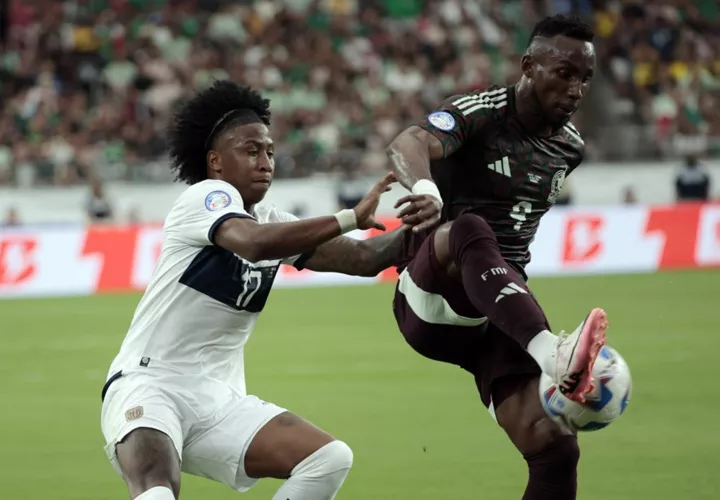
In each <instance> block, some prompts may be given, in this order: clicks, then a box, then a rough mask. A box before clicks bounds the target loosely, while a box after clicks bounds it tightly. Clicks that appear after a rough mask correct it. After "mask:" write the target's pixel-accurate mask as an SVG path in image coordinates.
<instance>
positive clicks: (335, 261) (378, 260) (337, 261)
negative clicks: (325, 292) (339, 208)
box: [305, 227, 405, 276]
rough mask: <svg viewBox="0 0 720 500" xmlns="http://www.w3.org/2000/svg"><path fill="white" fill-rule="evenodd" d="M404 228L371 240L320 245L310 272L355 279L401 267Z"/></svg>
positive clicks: (337, 240)
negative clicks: (398, 263) (396, 266)
mask: <svg viewBox="0 0 720 500" xmlns="http://www.w3.org/2000/svg"><path fill="white" fill-rule="evenodd" d="M404 231H405V228H404V227H401V228H400V229H396V230H395V231H391V232H388V233H385V234H382V235H380V236H376V237H374V238H370V239H367V240H356V239H354V238H350V237H348V236H339V237H337V238H335V239H333V240H330V241H328V242H327V243H324V244H322V245H320V246H319V247H318V248H317V250H315V253H314V254H313V255H312V257H310V259H308V261H307V262H306V264H305V267H306V268H307V269H310V270H313V271H319V272H334V273H342V274H348V275H351V276H376V275H377V274H378V273H379V272H380V271H383V270H384V269H387V268H388V267H390V266H393V265H395V264H397V262H398V259H399V258H400V255H401V253H402V247H403V240H404V238H403V233H404Z"/></svg>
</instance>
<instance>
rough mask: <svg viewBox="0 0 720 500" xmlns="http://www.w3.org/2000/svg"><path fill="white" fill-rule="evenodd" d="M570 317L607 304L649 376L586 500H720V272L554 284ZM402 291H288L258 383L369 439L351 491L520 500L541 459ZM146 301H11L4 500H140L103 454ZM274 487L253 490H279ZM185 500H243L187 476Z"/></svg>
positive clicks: (6, 333) (352, 495)
mask: <svg viewBox="0 0 720 500" xmlns="http://www.w3.org/2000/svg"><path fill="white" fill-rule="evenodd" d="M532 286H533V288H534V289H535V291H536V293H537V295H538V298H539V300H540V302H541V303H542V304H543V305H544V307H545V309H546V311H547V313H548V316H549V318H550V320H551V322H552V324H553V326H554V328H555V329H557V330H559V329H565V330H573V329H574V328H575V326H576V325H577V324H578V323H579V321H580V320H581V319H582V318H583V316H584V315H585V314H586V313H587V312H588V310H589V309H590V308H591V307H593V306H602V307H605V308H606V309H607V311H608V313H609V318H610V322H611V326H610V330H609V342H608V343H609V344H610V345H612V346H614V347H616V348H617V349H618V350H619V351H620V352H621V353H622V354H623V356H624V357H625V358H626V359H627V361H628V363H629V365H630V368H631V370H632V373H633V378H634V394H633V398H632V400H631V402H630V406H629V408H628V412H627V413H626V414H625V415H624V416H623V417H622V418H621V419H620V420H619V421H618V422H616V423H615V424H614V425H612V426H611V427H609V428H607V429H605V430H602V431H599V432H597V433H592V434H586V435H582V436H581V438H580V441H581V447H582V453H583V456H582V459H581V465H580V473H579V474H580V493H579V498H580V499H582V500H601V499H602V500H604V499H607V498H613V499H617V500H624V499H627V500H641V499H648V500H649V499H653V500H665V499H667V500H671V499H672V500H677V499H693V500H702V499H711V498H718V495H720V493H718V491H720V474H718V472H717V466H718V464H720V459H719V458H718V450H720V432H719V431H718V428H717V422H718V418H720V402H719V400H718V389H717V387H718V385H717V384H718V374H719V373H720V372H719V371H718V352H719V351H720V332H719V331H718V330H719V329H720V321H719V320H720V272H708V271H702V272H682V273H681V272H677V273H663V274H655V275H640V276H636V275H627V276H613V277H590V278H563V279H537V280H534V281H533V282H532ZM391 296H392V287H391V286H387V285H384V286H371V287H354V288H319V289H310V290H276V291H275V292H273V295H272V296H271V298H270V301H269V303H268V306H267V307H266V309H265V312H264V314H263V316H262V317H261V319H260V322H259V324H258V327H257V330H256V331H255V333H254V335H253V337H252V339H251V340H250V343H249V345H248V347H247V352H246V361H247V378H248V390H249V391H250V392H251V393H254V394H257V395H259V396H261V397H263V398H264V399H267V400H270V401H274V402H276V403H278V404H280V405H282V406H285V407H287V408H290V409H292V410H294V411H295V412H297V413H299V414H300V415H303V416H304V417H306V418H308V419H310V420H311V421H313V422H314V423H316V424H318V425H320V426H321V427H323V428H325V429H326V430H328V431H329V432H331V433H333V434H335V435H336V436H337V437H339V438H341V439H343V440H345V441H347V442H348V443H349V444H350V445H351V446H352V448H353V449H354V451H355V466H354V468H353V470H352V472H351V474H350V476H349V478H348V480H347V482H346V483H345V486H344V488H343V489H342V490H341V492H340V495H339V497H338V498H339V499H346V500H353V499H356V500H361V499H362V500H368V499H373V500H382V499H388V500H390V499H393V500H395V499H398V500H403V499H412V500H446V499H447V500H451V499H452V500H454V499H470V498H482V499H483V500H508V499H519V498H520V497H521V496H522V491H523V488H524V483H525V474H526V471H525V464H524V462H523V460H522V458H521V457H520V456H519V455H518V454H517V453H516V452H515V450H514V449H513V448H512V445H511V444H510V443H509V441H507V440H506V439H505V437H504V435H503V433H502V432H501V430H500V429H499V428H498V427H496V425H495V424H494V422H493V421H492V420H491V418H490V417H489V415H488V414H487V412H486V410H485V408H484V407H483V406H482V404H481V402H480V400H479V398H478V396H477V394H476V392H475V389H474V384H473V381H472V379H471V378H470V377H469V376H467V375H466V374H464V373H463V372H462V371H461V370H460V369H457V368H455V367H452V366H447V365H441V364H439V363H435V362H432V361H429V360H425V359H424V358H422V357H420V356H419V355H417V354H415V352H413V351H412V350H411V349H410V347H408V346H407V345H406V344H405V343H404V340H403V339H402V337H401V335H400V334H399V333H398V332H397V330H396V328H395V324H394V322H393V318H392V313H391V307H390V301H391ZM137 300H138V296H135V295H125V296H103V297H92V298H71V299H51V300H18V301H0V319H1V320H0V321H1V322H0V324H1V325H2V327H1V328H0V332H1V334H2V348H0V388H1V389H2V390H1V391H0V393H1V394H2V399H1V400H0V405H2V406H1V410H0V498H7V499H13V500H40V499H52V500H83V499H87V500H90V499H92V500H103V499H118V498H127V494H126V492H125V487H124V484H123V482H122V480H121V479H120V478H119V477H118V476H116V475H115V473H114V472H113V470H112V467H111V466H110V464H109V462H108V461H107V460H106V458H105V455H104V452H103V444H104V441H103V438H102V434H101V432H100V426H99V415H100V389H101V386H102V384H103V381H104V377H105V373H106V370H107V367H108V364H109V362H110V360H111V359H112V357H113V356H114V354H115V352H116V350H117V348H118V346H119V344H120V341H121V340H122V337H123V335H124V334H125V330H126V328H127V326H128V322H129V320H130V317H131V315H132V313H133V309H134V307H135V304H136V303H137ZM278 484H279V483H278V482H277V481H274V480H268V481H265V482H262V481H261V482H260V483H259V484H258V485H257V486H256V487H255V488H254V489H253V490H251V491H250V492H249V493H246V494H244V498H247V499H261V498H265V499H268V498H270V497H271V495H272V492H273V491H274V490H275V489H276V488H277V486H278ZM183 498H190V499H192V498H197V499H204V500H222V499H231V498H238V494H237V493H235V492H233V491H231V490H229V489H227V488H226V487H224V486H222V485H218V484H214V483H211V482H209V481H207V480H204V479H199V478H194V477H190V476H186V475H185V476H183Z"/></svg>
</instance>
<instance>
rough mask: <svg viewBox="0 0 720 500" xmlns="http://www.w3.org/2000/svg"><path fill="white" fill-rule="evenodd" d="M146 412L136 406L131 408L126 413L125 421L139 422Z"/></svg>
mask: <svg viewBox="0 0 720 500" xmlns="http://www.w3.org/2000/svg"><path fill="white" fill-rule="evenodd" d="M144 413H145V412H144V411H143V407H142V406H136V407H135V408H130V409H129V410H128V411H126V412H125V420H127V421H128V422H132V421H133V420H137V419H138V418H140V417H142V416H143V414H144Z"/></svg>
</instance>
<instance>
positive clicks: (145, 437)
mask: <svg viewBox="0 0 720 500" xmlns="http://www.w3.org/2000/svg"><path fill="white" fill-rule="evenodd" d="M115 450H116V454H117V459H118V463H119V465H120V469H121V470H122V473H123V478H124V479H125V482H126V483H127V486H128V490H129V491H130V498H132V499H135V500H175V499H176V498H178V497H179V495H180V458H179V457H178V454H177V451H176V450H175V446H174V445H173V442H172V440H171V439H170V438H169V437H168V436H167V435H166V434H164V433H162V432H160V431H158V430H155V429H148V428H139V429H135V430H134V431H132V432H131V433H130V434H128V435H127V436H126V437H125V438H124V439H123V440H122V441H121V442H119V443H118V444H117V446H116V448H115Z"/></svg>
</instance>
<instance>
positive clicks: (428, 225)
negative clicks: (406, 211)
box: [413, 215, 440, 233]
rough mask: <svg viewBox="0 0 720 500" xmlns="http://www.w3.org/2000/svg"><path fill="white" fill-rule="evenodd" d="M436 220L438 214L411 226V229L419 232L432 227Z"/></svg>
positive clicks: (438, 217) (438, 218)
mask: <svg viewBox="0 0 720 500" xmlns="http://www.w3.org/2000/svg"><path fill="white" fill-rule="evenodd" d="M438 220H440V216H439V215H436V216H434V217H431V218H429V219H427V220H425V221H423V222H422V223H420V224H418V225H417V226H415V227H413V231H415V232H416V233H419V232H420V231H426V230H428V229H430V228H431V227H433V226H434V225H435V224H437V222H438Z"/></svg>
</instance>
